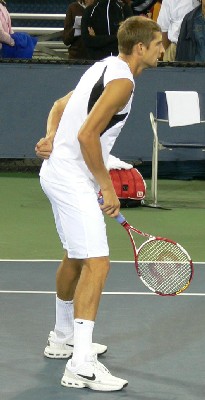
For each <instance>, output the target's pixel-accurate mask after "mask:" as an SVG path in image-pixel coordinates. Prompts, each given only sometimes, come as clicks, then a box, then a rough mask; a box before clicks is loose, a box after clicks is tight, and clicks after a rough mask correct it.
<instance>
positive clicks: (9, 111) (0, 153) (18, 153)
mask: <svg viewBox="0 0 205 400" xmlns="http://www.w3.org/2000/svg"><path fill="white" fill-rule="evenodd" d="M88 67H89V66H85V65H69V64H52V63H51V64H35V63H25V64H24V63H5V62H0V157H1V158H32V157H35V153H34V147H35V144H36V142H37V141H38V140H39V138H40V137H42V136H44V134H45V129H46V119H47V115H48V112H49V110H50V108H51V107H52V105H53V102H54V101H55V100H56V99H57V98H59V97H62V96H64V95H65V94H66V93H67V92H68V91H70V90H71V89H73V88H74V86H75V84H76V83H77V82H78V80H79V78H80V76H81V75H82V73H83V72H84V71H85V70H86V69H87V68H88ZM204 74H205V68H202V67H198V68H191V67H187V68H180V67H158V68H157V69H150V70H146V71H144V73H143V74H142V75H141V76H140V77H139V78H138V79H137V80H136V90H135V96H134V101H133V105H132V112H131V115H130V117H129V119H128V123H127V125H126V126H125V128H124V130H123V131H122V133H121V136H120V137H119V139H118V141H117V142H116V144H115V147H114V149H113V154H114V155H116V156H117V157H120V158H121V159H123V160H130V161H131V160H132V161H135V160H140V159H142V160H143V161H151V156H152V139H153V134H152V130H151V127H150V122H149V112H150V111H154V110H155V96H156V92H157V91H163V90H165V89H166V90H196V91H204V92H205V79H204ZM198 128H199V127H198V126H194V127H193V126H192V127H189V128H188V130H187V128H186V131H184V128H180V130H179V129H178V130H177V132H176V133H177V135H178V134H180V135H181V138H182V140H183V137H184V135H185V136H186V135H188V134H189V132H190V133H191V132H192V131H193V129H195V131H196V135H198V134H199V136H200V138H201V140H202V139H203V141H204V140H205V130H204V128H203V131H202V128H199V129H198ZM164 129H165V128H164ZM175 129H176V128H175ZM198 131H199V132H198ZM172 132H173V131H172ZM165 133H166V134H168V133H169V132H168V128H166V129H165ZM172 134H173V133H172ZM204 159H205V152H201V151H200V150H189V151H184V150H173V151H163V152H160V160H162V161H167V160H170V161H173V160H180V161H181V160H182V161H183V160H204Z"/></svg>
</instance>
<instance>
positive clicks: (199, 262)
mask: <svg viewBox="0 0 205 400" xmlns="http://www.w3.org/2000/svg"><path fill="white" fill-rule="evenodd" d="M61 261H62V260H45V259H44V260H41V259H39V260H37V259H36V260H21V259H20V260H18V259H17V260H14V259H0V262H34V263H39V262H55V263H56V262H61ZM110 262H111V263H113V264H115V263H116V264H124V263H126V264H133V263H134V260H133V261H127V260H123V261H122V260H110ZM193 264H194V265H197V264H200V265H205V261H193Z"/></svg>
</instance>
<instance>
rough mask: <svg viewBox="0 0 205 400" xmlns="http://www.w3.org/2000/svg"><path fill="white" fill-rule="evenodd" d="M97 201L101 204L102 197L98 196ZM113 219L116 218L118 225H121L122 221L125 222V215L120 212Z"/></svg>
mask: <svg viewBox="0 0 205 400" xmlns="http://www.w3.org/2000/svg"><path fill="white" fill-rule="evenodd" d="M98 203H99V204H103V198H102V197H99V198H98ZM115 219H116V221H117V222H118V223H119V224H120V225H122V224H123V223H124V222H126V219H125V217H124V216H123V215H122V214H121V213H119V214H118V215H117V217H115Z"/></svg>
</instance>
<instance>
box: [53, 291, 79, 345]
mask: <svg viewBox="0 0 205 400" xmlns="http://www.w3.org/2000/svg"><path fill="white" fill-rule="evenodd" d="M73 315H74V310H73V301H63V300H60V299H59V298H58V297H57V296H56V324H55V329H54V332H55V333H56V335H57V338H58V339H59V341H61V340H62V341H65V339H66V340H68V341H69V343H71V344H72V341H73V331H74V316H73Z"/></svg>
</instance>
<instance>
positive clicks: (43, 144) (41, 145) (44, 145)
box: [35, 137, 53, 160]
mask: <svg viewBox="0 0 205 400" xmlns="http://www.w3.org/2000/svg"><path fill="white" fill-rule="evenodd" d="M52 150H53V141H52V140H51V139H50V138H46V137H45V138H42V139H40V140H39V142H38V143H37V144H36V147H35V152H36V155H37V157H39V158H42V159H45V160H47V159H48V158H49V157H50V155H51V153H52Z"/></svg>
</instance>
